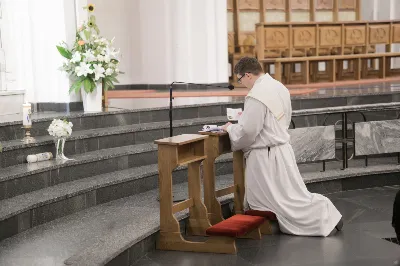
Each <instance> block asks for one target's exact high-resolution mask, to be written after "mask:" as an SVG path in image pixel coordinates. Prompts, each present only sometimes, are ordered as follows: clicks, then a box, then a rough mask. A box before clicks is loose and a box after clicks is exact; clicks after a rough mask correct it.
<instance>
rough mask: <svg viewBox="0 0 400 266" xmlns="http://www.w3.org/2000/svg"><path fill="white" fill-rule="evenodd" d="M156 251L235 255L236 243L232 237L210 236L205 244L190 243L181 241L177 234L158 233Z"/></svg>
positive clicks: (180, 236) (181, 238)
mask: <svg viewBox="0 0 400 266" xmlns="http://www.w3.org/2000/svg"><path fill="white" fill-rule="evenodd" d="M157 249H161V250H177V251H190V252H209V253H222V254H236V252H237V251H236V243H235V239H234V238H233V237H219V236H210V237H209V238H208V240H207V241H205V242H191V241H186V240H184V239H183V237H182V235H181V234H178V233H168V232H167V233H160V237H159V240H158V242H157Z"/></svg>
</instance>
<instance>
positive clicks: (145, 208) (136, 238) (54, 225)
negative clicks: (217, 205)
mask: <svg viewBox="0 0 400 266" xmlns="http://www.w3.org/2000/svg"><path fill="white" fill-rule="evenodd" d="M232 182H233V177H232V176H231V175H222V176H218V178H217V181H216V187H217V188H218V189H220V188H224V187H226V186H227V185H230V184H232ZM187 188H188V187H187V182H183V183H174V184H173V192H174V194H178V195H179V196H182V195H183V196H185V195H187ZM157 197H158V189H152V190H149V191H147V192H143V193H140V194H135V195H132V196H130V197H125V198H122V199H118V200H115V201H111V202H108V203H105V204H101V205H98V206H94V207H91V208H88V209H86V210H82V211H79V212H77V213H74V214H72V215H68V216H65V217H62V218H61V219H57V220H54V221H52V222H49V223H46V224H43V225H41V226H39V227H35V228H32V229H30V230H27V231H25V232H23V233H21V234H18V235H16V236H14V237H11V238H8V239H6V240H3V241H0V265H14V263H15V262H18V266H28V265H29V266H31V265H44V262H43V258H47V259H49V261H51V263H52V265H64V261H66V260H67V259H69V258H70V259H69V260H68V261H69V262H73V263H77V262H78V260H79V261H80V260H81V259H82V256H81V255H83V254H88V256H89V257H90V258H92V257H93V256H97V252H98V249H94V247H95V246H96V247H97V248H102V247H100V245H101V242H103V241H104V240H106V241H105V242H104V243H103V245H105V246H106V248H105V249H104V250H103V254H101V255H100V256H99V257H98V259H96V260H95V261H92V262H89V261H88V260H85V261H83V262H82V261H81V262H82V263H81V264H80V265H85V266H89V265H97V264H94V263H96V262H99V261H101V260H103V259H104V258H108V259H112V256H111V257H110V254H111V255H112V254H114V255H115V254H116V253H118V252H122V250H121V247H126V248H129V247H130V246H131V245H132V244H133V243H141V241H142V240H143V239H146V238H147V237H150V238H151V239H152V240H154V236H153V233H155V232H157V231H158V230H159V202H158V201H157ZM231 198H232V196H231V195H228V196H225V197H224V198H223V199H222V200H223V203H229V202H231ZM186 217H187V212H186V211H183V212H180V213H177V218H178V220H181V221H182V219H185V218H186ZM182 225H184V224H182ZM183 228H184V226H183ZM128 229H129V231H128ZM119 237H120V239H118V238H119ZM107 238H110V241H108V240H107ZM114 240H116V241H114ZM111 241H112V242H111ZM147 243H148V244H149V246H151V247H153V245H154V242H153V241H147ZM142 244H143V243H142ZM142 244H140V245H142ZM143 248H144V247H143ZM146 248H147V247H146ZM91 250H93V251H94V253H92V254H91V253H90V251H91ZM137 256H139V257H138V258H137V259H139V258H140V257H141V256H143V251H139V252H137ZM86 263H87V264H86ZM103 265H104V264H103Z"/></svg>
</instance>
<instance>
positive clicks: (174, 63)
mask: <svg viewBox="0 0 400 266" xmlns="http://www.w3.org/2000/svg"><path fill="white" fill-rule="evenodd" d="M91 2H92V3H94V4H95V6H96V10H95V15H96V18H97V23H98V25H99V27H100V30H101V33H102V34H103V35H104V36H106V37H107V38H113V37H115V46H116V47H119V48H120V49H121V57H122V61H121V67H120V69H121V71H124V72H125V73H126V74H125V75H124V76H121V77H120V81H121V84H166V83H170V82H172V81H177V80H179V81H188V82H205V83H219V82H227V81H228V76H227V73H228V57H227V54H228V51H227V46H228V44H227V24H226V23H227V22H226V21H227V18H226V16H227V14H226V1H221V0H191V1H187V0H137V1H131V0H113V1H104V0H93V1H91Z"/></svg>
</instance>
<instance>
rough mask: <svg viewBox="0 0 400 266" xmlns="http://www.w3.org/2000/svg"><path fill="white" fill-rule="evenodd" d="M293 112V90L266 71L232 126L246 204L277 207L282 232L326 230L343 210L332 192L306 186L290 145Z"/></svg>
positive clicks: (317, 232)
mask: <svg viewBox="0 0 400 266" xmlns="http://www.w3.org/2000/svg"><path fill="white" fill-rule="evenodd" d="M263 89H264V91H263ZM254 91H256V93H254ZM264 92H265V94H264V95H262V94H263V93H264ZM260 94H261V96H260ZM271 109H272V110H274V112H272V111H271ZM291 114H292V108H291V101H290V93H289V91H288V90H287V88H286V87H285V86H284V85H283V84H281V83H280V82H278V81H276V80H275V79H273V78H272V77H271V76H269V75H268V74H265V75H264V76H262V77H260V78H259V79H258V80H257V81H256V83H255V85H254V87H253V88H252V90H251V91H250V92H249V95H248V97H246V101H245V106H244V111H243V113H242V115H241V116H240V118H239V121H238V124H234V125H230V126H229V127H228V129H227V131H228V133H229V137H230V139H231V145H232V149H233V150H234V151H235V150H243V151H244V152H245V158H246V171H245V175H246V190H245V203H244V204H245V206H247V205H248V206H249V207H250V208H251V209H253V210H260V211H272V212H274V213H275V214H276V215H277V218H278V222H279V226H280V229H281V231H282V232H284V233H288V234H294V235H303V236H328V235H329V234H330V233H331V231H332V230H333V229H334V228H335V226H336V224H337V223H338V222H339V221H340V219H341V217H342V215H341V214H340V213H339V211H338V210H337V209H336V207H335V206H334V205H333V204H332V202H331V201H330V200H329V199H328V198H326V197H325V196H323V195H320V194H317V193H311V192H309V191H308V189H307V187H306V185H305V183H304V180H303V178H302V177H301V174H300V172H299V170H298V167H297V163H296V159H295V156H294V152H293V149H292V146H291V145H290V135H289V132H288V129H289V125H290V121H291ZM268 147H270V150H269V151H268Z"/></svg>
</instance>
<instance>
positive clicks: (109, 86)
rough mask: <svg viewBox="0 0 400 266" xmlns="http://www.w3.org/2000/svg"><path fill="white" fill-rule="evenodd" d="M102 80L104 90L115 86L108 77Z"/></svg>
mask: <svg viewBox="0 0 400 266" xmlns="http://www.w3.org/2000/svg"><path fill="white" fill-rule="evenodd" d="M104 81H105V82H104V83H105V85H106V86H105V88H104V90H105V91H107V90H109V89H114V88H115V86H114V84H113V83H112V82H111V81H110V80H109V79H108V78H107V79H104Z"/></svg>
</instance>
